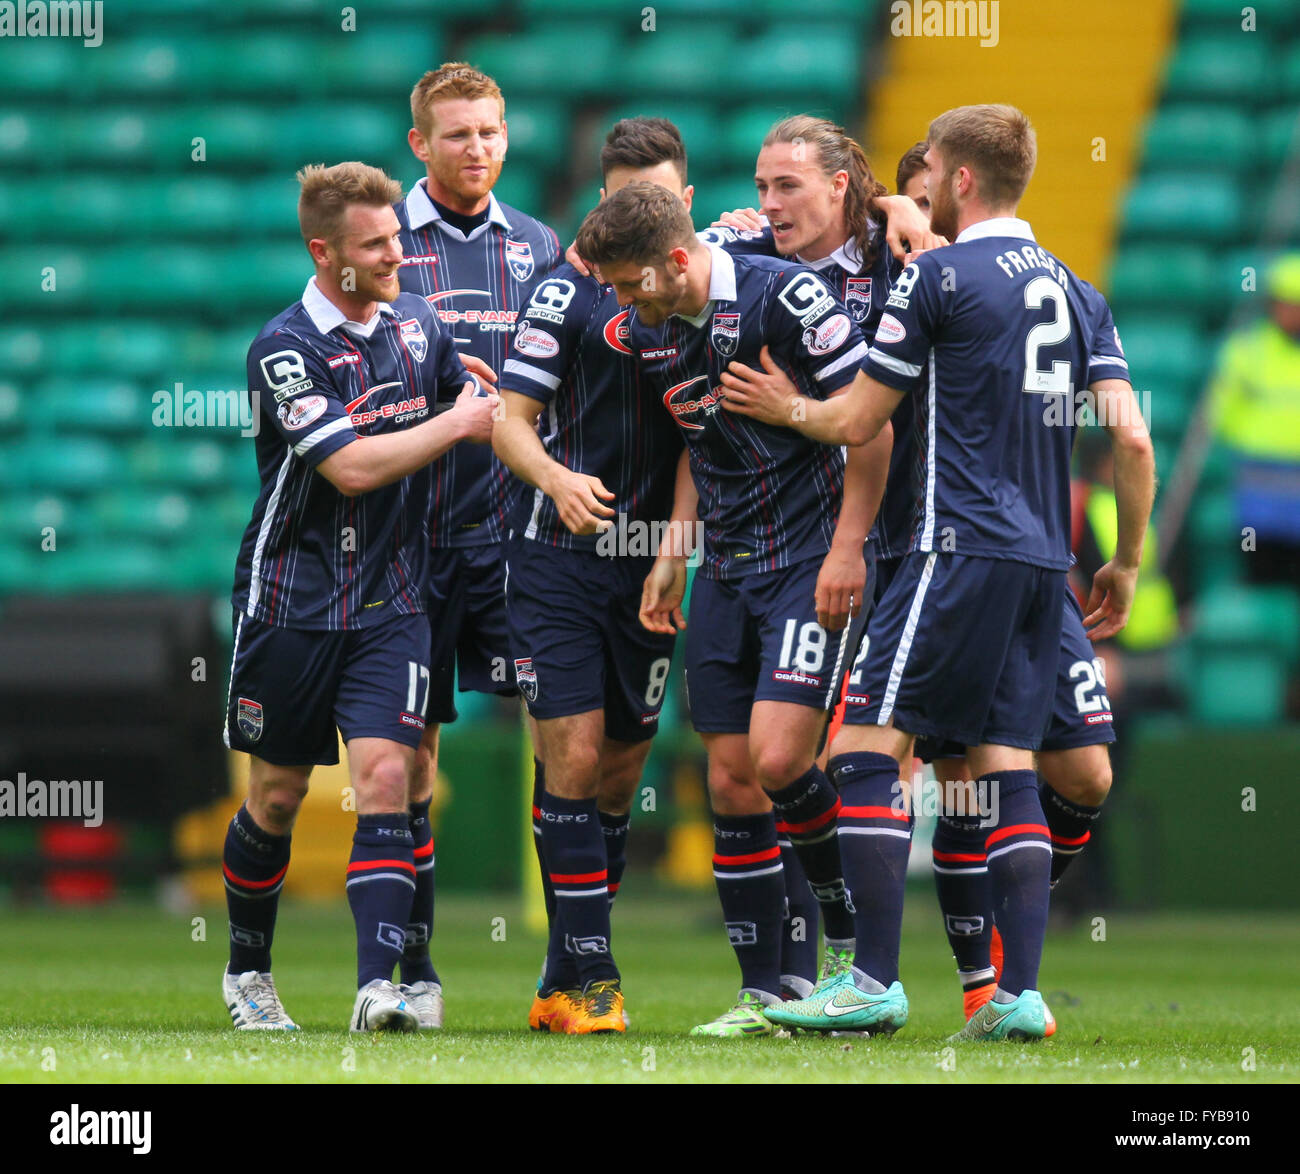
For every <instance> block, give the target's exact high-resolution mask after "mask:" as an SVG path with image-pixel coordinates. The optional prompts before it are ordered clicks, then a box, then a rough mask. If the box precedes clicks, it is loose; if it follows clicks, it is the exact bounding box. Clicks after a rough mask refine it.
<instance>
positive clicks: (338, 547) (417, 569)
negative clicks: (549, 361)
mask: <svg viewBox="0 0 1300 1174" xmlns="http://www.w3.org/2000/svg"><path fill="white" fill-rule="evenodd" d="M469 378H470V376H469V374H468V372H466V370H465V367H464V365H463V364H462V363H461V361H460V357H459V355H458V354H457V352H456V347H455V344H454V343H453V342H452V339H451V336H450V335H449V334H448V333H447V332H446V331H445V330H444V329H443V328H442V327H441V325H440V324H439V322H438V320H437V318H436V317H434V314H433V311H432V310H431V309H430V308H429V305H428V303H427V302H426V301H425V300H424V299H423V298H421V297H418V296H416V295H415V294H398V296H397V297H396V298H394V299H393V301H392V304H391V305H390V304H388V303H381V305H380V308H379V311H378V313H376V314H375V316H374V317H373V318H372V319H371V320H370V321H369V322H368V323H366V324H365V326H364V327H363V326H360V325H359V324H357V323H355V322H348V321H347V320H346V319H345V317H344V315H343V312H342V311H341V310H339V309H338V308H337V307H336V306H334V305H333V304H332V303H331V302H330V301H329V300H328V299H327V298H326V297H325V295H324V294H322V293H321V292H320V290H319V289H318V288H317V286H316V281H315V278H313V279H312V280H311V281H310V282H308V284H307V288H306V290H304V292H303V296H302V300H301V301H298V302H295V303H294V304H293V305H292V306H290V307H289V308H288V309H287V310H285V311H284V312H283V313H282V314H279V315H277V316H276V317H274V318H272V319H271V321H270V322H268V323H267V324H266V326H264V327H263V328H262V331H261V333H260V334H258V336H257V338H256V339H254V340H253V345H252V346H251V347H250V348H249V351H248V387H249V391H250V393H251V394H252V396H253V402H254V403H255V404H257V405H258V406H259V416H258V420H259V428H258V432H257V437H256V445H257V468H258V472H259V474H260V475H261V479H262V488H261V491H260V492H259V493H258V495H257V502H256V504H255V505H254V507H253V517H252V520H251V521H250V522H249V524H248V528H247V529H246V530H245V531H244V539H243V542H242V544H241V545H240V548H239V561H238V563H237V565H236V568H235V589H234V596H233V599H234V605H235V608H236V609H237V610H238V611H241V612H243V613H244V614H246V615H248V616H249V617H251V618H252V619H255V620H258V621H260V622H262V623H265V624H273V625H276V626H279V627H284V628H305V629H326V630H334V631H337V630H342V629H350V628H363V627H366V626H368V625H370V624H373V623H377V622H378V621H380V620H381V619H384V618H385V617H387V616H390V615H392V614H393V613H394V612H397V613H403V614H406V613H419V612H423V611H424V610H425V606H424V579H425V571H426V567H427V561H428V537H427V535H428V531H427V528H426V521H427V515H428V509H429V489H430V484H431V481H432V473H431V471H430V468H425V469H421V470H420V471H419V472H418V473H415V474H413V475H411V476H409V477H403V478H402V479H401V480H400V481H396V482H394V483H393V484H391V485H385V486H383V487H382V488H379V489H374V490H371V491H370V492H369V493H363V494H359V495H357V496H355V497H346V496H344V495H343V494H342V493H340V492H339V491H338V490H337V489H336V488H335V487H334V486H333V485H332V484H331V483H330V482H329V480H328V479H326V478H325V477H323V476H321V475H319V474H318V473H316V472H314V470H315V467H316V466H317V465H318V464H320V462H321V461H323V460H324V459H325V458H326V457H327V456H329V455H330V454H331V453H334V452H337V451H338V450H339V449H341V448H342V447H343V446H344V445H347V444H351V443H352V442H353V441H354V440H356V439H357V438H358V437H360V436H374V435H377V434H378V433H382V432H394V431H398V430H400V429H404V428H410V427H413V426H414V425H416V424H419V423H421V422H423V421H424V420H427V419H429V418H430V417H431V416H432V415H433V413H434V404H435V403H436V401H437V400H438V399H439V398H440V397H442V398H447V397H451V396H453V395H454V394H456V393H459V391H460V389H461V388H462V387H463V386H464V384H465V382H466V380H468V379H469Z"/></svg>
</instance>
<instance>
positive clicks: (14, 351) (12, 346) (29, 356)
mask: <svg viewBox="0 0 1300 1174" xmlns="http://www.w3.org/2000/svg"><path fill="white" fill-rule="evenodd" d="M5 288H6V286H5V283H4V282H0V304H5V303H4V301H3V290H4V289H5ZM27 300H28V299H25V298H24V299H22V300H21V301H19V302H18V303H17V304H19V305H22V304H25V303H26V301H27ZM54 353H55V351H54V349H53V346H52V339H51V332H50V331H49V330H47V329H45V328H44V325H43V324H42V326H41V327H39V328H38V327H36V326H33V325H27V324H18V325H13V324H11V325H0V371H3V372H4V373H5V374H6V375H23V374H29V373H31V372H33V371H42V372H43V371H46V370H48V369H49V363H50V361H51V356H52V355H53V354H54Z"/></svg>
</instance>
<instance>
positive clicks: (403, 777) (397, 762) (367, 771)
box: [356, 752, 413, 815]
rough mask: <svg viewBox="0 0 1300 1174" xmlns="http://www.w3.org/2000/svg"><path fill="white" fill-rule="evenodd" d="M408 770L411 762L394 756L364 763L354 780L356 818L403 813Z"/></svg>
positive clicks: (400, 756)
mask: <svg viewBox="0 0 1300 1174" xmlns="http://www.w3.org/2000/svg"><path fill="white" fill-rule="evenodd" d="M412 769H413V768H412V764H411V759H409V758H407V757H405V756H403V755H402V754H400V753H396V752H395V753H392V754H381V755H377V756H376V757H374V758H373V759H371V760H370V761H369V762H367V763H366V764H365V766H364V767H363V768H362V770H361V771H360V772H359V773H358V775H357V777H356V788H357V812H358V814H361V815H373V814H379V813H383V812H393V811H405V810H406V805H407V802H408V800H409V796H410V783H411V771H412Z"/></svg>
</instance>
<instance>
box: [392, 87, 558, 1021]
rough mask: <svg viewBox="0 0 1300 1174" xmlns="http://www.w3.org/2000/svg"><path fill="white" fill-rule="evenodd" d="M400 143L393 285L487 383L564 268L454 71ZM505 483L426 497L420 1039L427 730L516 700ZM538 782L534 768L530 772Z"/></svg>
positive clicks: (461, 464)
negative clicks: (410, 169)
mask: <svg viewBox="0 0 1300 1174" xmlns="http://www.w3.org/2000/svg"><path fill="white" fill-rule="evenodd" d="M411 120H412V122H413V124H414V125H413V126H412V128H411V130H410V132H409V133H408V136H407V138H408V141H409V143H410V146H411V150H412V152H413V153H414V154H415V156H416V158H417V159H419V160H420V162H421V163H423V164H424V168H425V175H424V178H423V179H421V180H420V181H419V182H418V183H416V184H415V186H414V187H412V188H411V190H410V191H409V192H408V193H407V195H406V197H405V198H404V199H402V200H401V201H399V202H398V203H397V204H395V205H394V209H395V211H396V213H397V217H398V220H399V222H400V224H401V241H402V248H403V250H404V253H405V255H404V257H403V260H402V284H403V287H404V288H405V289H407V290H409V291H410V292H412V293H417V294H420V295H422V296H423V297H424V298H426V299H427V301H428V303H429V305H430V306H431V307H432V308H433V310H434V312H435V313H436V314H437V316H438V318H439V319H440V321H441V322H442V323H443V324H444V325H445V326H446V327H447V329H448V330H449V332H450V333H451V334H452V335H453V337H454V338H455V340H456V345H457V346H458V347H459V348H460V351H461V355H462V358H463V359H464V360H465V362H466V364H467V365H469V366H471V367H472V368H473V370H474V371H475V373H476V374H478V375H480V376H482V377H484V378H490V379H495V375H492V374H491V372H499V371H500V370H501V367H502V364H503V363H504V362H505V358H506V353H507V350H508V348H509V344H510V336H511V333H512V332H513V330H514V326H515V320H516V318H517V317H518V316H519V311H520V308H521V307H522V306H523V305H524V303H525V302H527V300H528V296H529V294H530V293H531V292H532V290H533V288H534V286H535V285H536V284H537V282H538V281H539V280H540V279H541V278H542V277H544V276H545V275H546V274H547V273H548V272H549V271H550V270H551V269H552V268H553V267H554V266H555V264H556V263H557V262H558V261H560V260H561V255H560V248H559V241H558V239H557V238H556V235H555V233H554V232H552V231H551V229H549V228H548V227H547V226H546V225H544V224H542V223H540V222H539V221H537V220H534V219H533V218H532V217H531V216H527V215H525V214H524V213H523V212H521V211H519V210H518V209H517V208H511V207H508V206H507V205H505V204H502V203H501V202H500V201H498V200H497V198H496V196H495V195H493V193H492V188H493V185H495V183H496V182H497V179H498V178H499V177H500V175H501V169H502V166H503V164H504V162H505V157H506V145H507V129H506V119H505V100H504V99H503V98H502V96H501V90H500V88H499V87H498V86H497V84H496V82H494V81H493V80H492V79H491V78H490V77H488V76H487V75H485V74H483V73H480V72H479V71H478V70H476V69H474V68H473V67H471V66H469V65H466V64H464V63H462V62H450V63H447V64H445V65H442V66H440V67H439V68H438V69H436V70H431V71H430V72H428V73H426V74H425V75H424V76H423V77H422V78H420V80H419V81H418V82H417V83H416V85H415V88H414V89H413V90H412V91H411ZM512 480H513V479H512V478H510V477H509V475H508V473H507V471H506V470H505V469H504V468H503V466H502V465H501V464H500V462H499V461H497V460H495V458H494V457H493V454H492V451H491V450H490V449H488V448H478V447H475V448H469V447H464V448H459V449H456V450H453V451H452V452H449V453H448V454H447V455H446V456H445V457H444V458H443V459H442V460H441V461H439V462H438V465H437V466H436V467H435V470H434V482H433V492H432V495H431V498H430V511H429V535H430V542H431V545H432V554H431V563H430V569H429V584H428V594H429V615H430V617H431V627H432V630H433V644H432V648H431V651H430V661H429V669H430V673H431V678H430V685H429V713H428V725H427V727H426V729H425V734H424V740H423V741H422V742H421V744H420V750H419V753H418V754H417V756H416V775H415V783H414V785H413V787H412V792H411V811H410V816H411V829H412V832H413V833H414V835H415V837H416V857H417V860H418V872H417V875H416V885H417V889H416V897H415V901H414V903H413V905H412V909H411V916H410V918H409V919H408V920H407V921H406V922H405V923H404V924H405V925H406V934H407V946H406V950H405V952H404V954H403V957H402V967H401V979H402V983H403V985H405V986H406V987H407V993H408V995H409V997H410V998H411V1001H412V1003H413V1004H414V1005H415V1006H416V1008H417V1011H418V1013H419V1015H420V1019H421V1024H422V1026H424V1027H440V1026H441V1025H442V1016H443V1002H442V985H441V983H440V982H439V980H438V975H437V971H436V970H435V969H434V966H433V963H432V961H431V960H430V957H429V938H430V935H431V932H432V929H433V908H434V855H433V839H432V833H431V828H430V826H429V801H430V799H431V797H432V795H433V780H434V778H435V776H436V775H437V770H438V731H439V730H440V729H441V727H442V726H443V725H445V724H446V723H448V722H453V721H455V720H456V705H455V699H454V697H455V687H456V685H457V684H458V685H459V689H460V691H461V692H465V691H468V690H474V691H476V692H480V693H498V694H501V695H510V694H513V693H514V691H515V680H514V675H513V669H512V667H511V659H512V658H511V657H510V653H509V640H508V638H507V635H506V618H505V595H504V583H505V569H504V563H503V561H502V544H503V542H504V540H505V525H504V519H505V512H506V508H507V498H508V496H509V494H510V492H511V482H512ZM538 769H539V771H540V766H539V768H538Z"/></svg>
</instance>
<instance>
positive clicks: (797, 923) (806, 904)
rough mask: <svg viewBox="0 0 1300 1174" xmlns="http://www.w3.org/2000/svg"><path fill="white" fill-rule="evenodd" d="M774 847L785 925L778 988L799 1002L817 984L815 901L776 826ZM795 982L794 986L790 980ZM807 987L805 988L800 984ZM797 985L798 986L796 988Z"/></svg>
mask: <svg viewBox="0 0 1300 1174" xmlns="http://www.w3.org/2000/svg"><path fill="white" fill-rule="evenodd" d="M777 837H778V839H777V845H778V846H779V847H780V849H781V868H782V870H783V872H784V874H785V921H784V922H783V924H782V926H781V985H782V986H784V987H787V988H789V989H790V990H791V991H793V992H794V993H795V994H796V995H797V996H798V997H799V998H801V999H802V998H806V997H807V996H808V995H809V994H811V993H812V988H813V986H814V984H815V983H816V982H817V921H818V918H817V898H816V897H814V896H813V894H812V889H810V888H809V887H808V878H807V877H806V876H804V872H803V865H802V864H800V863H799V853H798V852H796V851H795V850H794V847H793V846H792V845H791V843H790V841H789V840H787V839H784V838H782V837H781V825H780V824H779V823H778V824H777ZM792 979H793V980H795V981H794V982H793V983H792V982H791V980H792ZM805 983H806V984H807V985H806V987H805V986H804V985H803V984H805ZM796 984H797V985H796Z"/></svg>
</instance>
